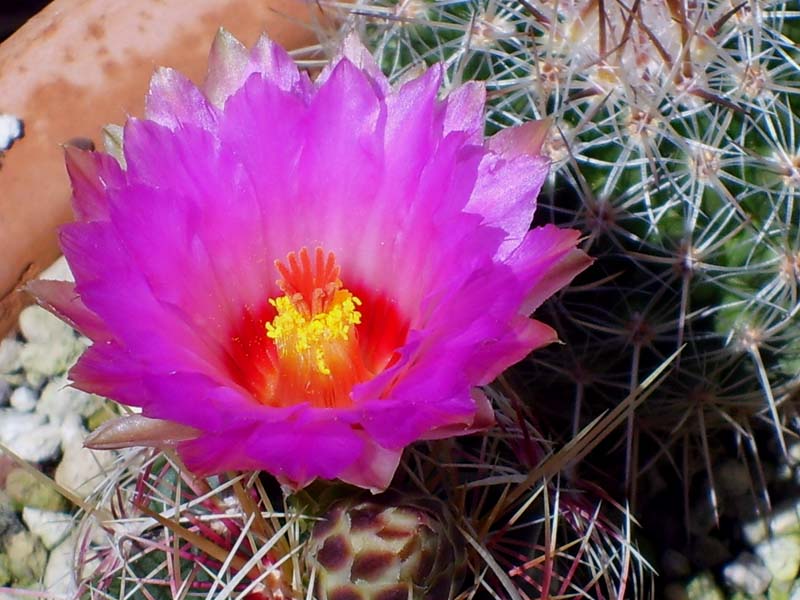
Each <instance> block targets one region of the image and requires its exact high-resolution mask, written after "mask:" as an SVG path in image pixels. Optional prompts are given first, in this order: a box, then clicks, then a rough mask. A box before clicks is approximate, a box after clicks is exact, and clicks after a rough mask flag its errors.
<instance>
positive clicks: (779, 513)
mask: <svg viewBox="0 0 800 600" xmlns="http://www.w3.org/2000/svg"><path fill="white" fill-rule="evenodd" d="M769 528H770V531H771V532H772V535H776V536H781V535H786V534H790V533H800V515H798V514H797V507H796V506H793V505H792V506H785V507H783V508H780V509H779V510H776V511H775V512H774V513H773V515H772V516H771V517H770V519H769Z"/></svg>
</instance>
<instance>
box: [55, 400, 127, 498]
mask: <svg viewBox="0 0 800 600" xmlns="http://www.w3.org/2000/svg"><path fill="white" fill-rule="evenodd" d="M61 435H62V437H61V440H62V446H63V448H64V456H63V457H62V458H61V462H60V463H59V465H58V467H57V468H56V472H55V480H56V483H58V484H59V485H62V486H64V487H66V488H69V489H71V490H73V491H74V492H75V493H77V494H78V495H80V496H83V497H87V496H88V495H89V494H91V493H92V491H94V489H95V488H97V487H98V486H100V484H101V483H102V481H103V478H104V476H105V473H106V471H107V470H108V469H109V468H110V467H111V465H112V464H113V462H114V454H113V453H112V452H109V451H105V450H102V451H94V450H89V449H88V448H84V447H83V440H84V439H85V438H86V435H88V432H87V431H86V430H85V429H84V428H83V426H82V425H81V422H80V417H78V415H70V416H69V417H68V418H66V419H65V420H64V424H63V426H62V428H61Z"/></svg>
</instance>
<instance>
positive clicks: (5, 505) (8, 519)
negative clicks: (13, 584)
mask: <svg viewBox="0 0 800 600" xmlns="http://www.w3.org/2000/svg"><path fill="white" fill-rule="evenodd" d="M18 531H22V523H20V521H19V519H18V518H17V513H16V511H15V510H14V507H13V505H12V502H11V498H10V497H9V496H7V495H6V494H5V493H4V492H2V491H0V540H2V539H3V536H6V535H11V534H12V533H17V532H18ZM0 585H2V584H0Z"/></svg>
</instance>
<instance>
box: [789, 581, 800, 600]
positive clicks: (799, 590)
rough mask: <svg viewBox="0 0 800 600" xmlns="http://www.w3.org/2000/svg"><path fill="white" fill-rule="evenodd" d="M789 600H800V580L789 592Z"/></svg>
mask: <svg viewBox="0 0 800 600" xmlns="http://www.w3.org/2000/svg"><path fill="white" fill-rule="evenodd" d="M789 600H800V579H798V580H797V581H795V582H794V583H793V584H792V587H791V589H790V590H789Z"/></svg>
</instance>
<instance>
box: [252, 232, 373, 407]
mask: <svg viewBox="0 0 800 600" xmlns="http://www.w3.org/2000/svg"><path fill="white" fill-rule="evenodd" d="M275 267H276V268H277V270H278V273H279V274H280V276H281V279H279V280H278V282H277V283H278V287H279V288H280V289H281V291H282V292H283V293H284V295H283V296H281V297H279V298H272V299H270V301H269V303H270V304H271V305H272V306H273V307H274V308H275V311H276V313H277V314H276V315H275V318H273V319H272V321H271V322H269V323H267V324H266V329H267V337H268V338H269V339H270V340H272V342H273V344H274V345H275V351H276V355H277V365H276V371H277V378H276V380H275V389H274V390H271V391H272V393H271V394H269V396H270V397H271V399H272V403H273V404H274V405H275V406H289V405H292V404H297V403H299V402H306V401H307V402H310V403H311V405H312V406H316V407H347V406H350V405H351V403H352V401H351V399H350V390H351V389H352V388H353V386H354V385H355V384H357V383H359V382H362V381H365V380H366V379H368V378H369V377H370V373H369V372H368V370H367V368H366V367H365V366H364V362H363V359H362V356H361V349H360V346H359V342H358V332H357V330H356V328H357V326H358V325H359V324H360V323H361V313H360V312H359V310H358V309H359V307H360V306H361V300H360V299H359V298H357V297H356V296H354V295H353V294H352V293H351V292H350V291H349V290H348V289H346V288H344V287H342V281H341V280H340V279H339V271H340V269H339V266H338V265H337V264H336V256H335V255H334V254H333V252H328V253H327V254H326V253H325V252H324V251H323V249H322V248H319V247H318V248H316V249H315V251H314V256H313V257H312V256H311V255H310V253H309V251H308V249H307V248H302V249H301V250H300V251H299V252H298V253H295V252H290V253H289V254H288V256H287V257H286V263H285V264H284V263H283V262H281V261H275Z"/></svg>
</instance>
